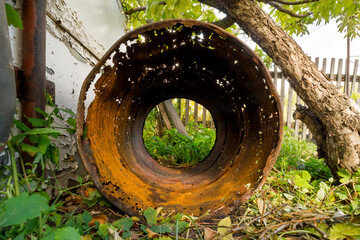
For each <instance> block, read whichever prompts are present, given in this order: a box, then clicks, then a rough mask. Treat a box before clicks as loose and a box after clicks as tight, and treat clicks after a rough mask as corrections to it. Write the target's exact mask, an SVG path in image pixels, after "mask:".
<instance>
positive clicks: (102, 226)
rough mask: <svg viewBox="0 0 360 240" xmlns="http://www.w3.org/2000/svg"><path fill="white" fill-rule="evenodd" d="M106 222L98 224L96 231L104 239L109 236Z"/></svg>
mask: <svg viewBox="0 0 360 240" xmlns="http://www.w3.org/2000/svg"><path fill="white" fill-rule="evenodd" d="M108 229H109V228H108V226H107V224H100V226H99V230H98V231H97V234H99V236H100V237H102V238H103V239H106V238H107V237H108V236H109V230H108Z"/></svg>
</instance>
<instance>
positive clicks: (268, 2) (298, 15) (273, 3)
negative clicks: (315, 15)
mask: <svg viewBox="0 0 360 240" xmlns="http://www.w3.org/2000/svg"><path fill="white" fill-rule="evenodd" d="M264 3H267V4H269V5H270V6H272V7H274V8H276V9H277V10H279V11H280V12H283V13H286V14H289V15H290V16H292V17H296V18H304V17H307V16H310V15H311V14H312V13H311V12H308V13H305V14H297V13H294V12H292V11H290V10H289V9H286V8H284V7H282V6H281V5H280V4H278V3H276V2H275V1H265V2H264Z"/></svg>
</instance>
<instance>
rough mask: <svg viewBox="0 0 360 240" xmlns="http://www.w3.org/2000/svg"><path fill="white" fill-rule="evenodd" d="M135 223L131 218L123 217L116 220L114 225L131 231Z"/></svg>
mask: <svg viewBox="0 0 360 240" xmlns="http://www.w3.org/2000/svg"><path fill="white" fill-rule="evenodd" d="M133 224H134V222H133V220H132V219H131V218H122V219H119V220H117V221H115V222H114V223H113V224H112V225H113V226H115V227H116V228H118V229H119V230H124V231H130V228H131V227H132V225H133Z"/></svg>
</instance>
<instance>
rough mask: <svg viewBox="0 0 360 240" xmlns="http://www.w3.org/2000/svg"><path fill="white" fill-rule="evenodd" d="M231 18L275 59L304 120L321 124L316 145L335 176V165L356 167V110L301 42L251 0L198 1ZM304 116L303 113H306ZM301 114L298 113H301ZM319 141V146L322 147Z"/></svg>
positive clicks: (359, 118) (359, 117)
mask: <svg viewBox="0 0 360 240" xmlns="http://www.w3.org/2000/svg"><path fill="white" fill-rule="evenodd" d="M200 2H202V3H204V4H207V5H210V6H212V7H215V8H217V9H219V10H221V11H223V12H224V13H225V14H227V15H228V16H230V17H231V19H232V20H234V21H235V22H236V23H237V24H238V25H239V26H240V27H241V28H242V29H243V30H244V32H245V33H246V34H247V35H249V36H250V37H251V38H252V39H253V40H254V41H255V42H256V43H257V44H258V45H259V46H260V47H261V48H262V49H263V50H264V51H265V52H266V53H267V54H268V55H269V56H270V57H271V58H272V59H273V61H274V63H275V64H277V65H278V66H279V67H280V68H281V69H282V72H283V73H284V75H285V76H286V77H287V78H288V81H289V83H290V85H291V86H292V87H293V89H294V90H295V91H296V92H297V94H298V95H299V96H300V98H301V99H302V100H303V101H304V102H305V103H306V104H307V106H308V110H307V113H309V112H311V113H312V114H311V116H313V117H315V118H314V119H317V122H316V123H315V122H313V123H310V121H312V118H308V117H307V118H306V119H307V120H308V122H305V124H307V125H316V124H321V126H319V127H317V128H316V129H322V131H323V132H322V133H318V132H313V134H314V135H315V134H321V137H317V139H316V140H317V141H322V142H318V146H320V147H319V148H320V149H319V150H320V152H321V150H324V151H326V154H324V156H325V161H326V163H327V164H328V166H329V167H330V169H331V171H332V173H333V175H334V176H335V177H336V176H337V174H336V172H337V170H338V169H339V168H345V169H347V170H349V171H350V172H354V171H356V169H358V168H359V167H360V158H359V153H360V135H359V130H360V109H359V107H358V106H357V105H356V104H355V102H354V101H352V100H351V99H350V98H349V97H347V96H345V95H344V94H342V93H341V92H340V91H339V90H338V89H337V88H336V87H335V86H334V85H332V84H331V83H330V82H329V81H328V80H327V79H326V78H325V77H324V75H323V74H322V73H321V71H319V70H318V69H317V67H316V66H315V64H314V63H313V62H312V61H311V60H310V58H309V57H307V56H306V54H305V53H304V52H303V51H302V49H301V48H300V46H299V45H298V44H297V43H296V42H295V41H294V40H293V39H292V38H291V37H290V36H289V35H288V34H286V33H285V31H284V30H283V29H281V28H280V27H279V26H278V25H276V23H275V22H274V21H273V20H272V19H271V17H270V16H269V15H268V14H267V13H265V12H264V11H263V10H262V9H261V8H260V7H259V6H258V4H257V3H256V2H254V1H252V0H200ZM307 116H308V115H307ZM300 119H301V118H300ZM321 146H322V147H321Z"/></svg>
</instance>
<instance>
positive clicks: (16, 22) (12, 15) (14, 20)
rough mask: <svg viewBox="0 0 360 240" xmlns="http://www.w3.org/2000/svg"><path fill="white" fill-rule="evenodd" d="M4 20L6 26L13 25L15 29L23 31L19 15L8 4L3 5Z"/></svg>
mask: <svg viewBox="0 0 360 240" xmlns="http://www.w3.org/2000/svg"><path fill="white" fill-rule="evenodd" d="M5 10H6V18H7V22H8V25H9V26H10V25H13V26H14V27H16V28H20V29H23V28H24V26H23V23H22V20H21V17H20V15H19V13H18V12H17V11H16V10H15V9H14V8H13V7H12V6H11V5H10V4H8V3H5Z"/></svg>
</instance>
